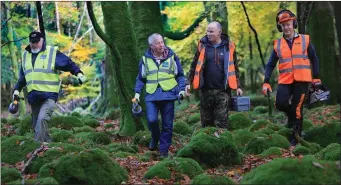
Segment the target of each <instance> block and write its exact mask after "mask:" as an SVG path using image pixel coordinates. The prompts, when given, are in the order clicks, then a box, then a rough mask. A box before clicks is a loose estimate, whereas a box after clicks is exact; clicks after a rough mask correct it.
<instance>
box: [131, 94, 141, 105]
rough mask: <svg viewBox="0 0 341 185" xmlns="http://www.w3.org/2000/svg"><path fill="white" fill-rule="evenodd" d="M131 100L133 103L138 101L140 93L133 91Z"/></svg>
mask: <svg viewBox="0 0 341 185" xmlns="http://www.w3.org/2000/svg"><path fill="white" fill-rule="evenodd" d="M131 101H132V102H133V103H135V102H140V94H139V93H135V96H134V98H133V99H132V100H131Z"/></svg>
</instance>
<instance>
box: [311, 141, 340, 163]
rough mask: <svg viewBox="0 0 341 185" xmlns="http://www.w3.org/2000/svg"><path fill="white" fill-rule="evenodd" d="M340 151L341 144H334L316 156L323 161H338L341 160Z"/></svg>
mask: <svg viewBox="0 0 341 185" xmlns="http://www.w3.org/2000/svg"><path fill="white" fill-rule="evenodd" d="M340 151H341V148H340V144H339V143H332V144H330V145H328V146H327V147H326V148H323V149H322V150H321V151H320V152H318V153H316V154H315V156H316V158H317V159H321V160H329V161H337V160H340V156H341V154H340Z"/></svg>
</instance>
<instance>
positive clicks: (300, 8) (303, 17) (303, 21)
mask: <svg viewBox="0 0 341 185" xmlns="http://www.w3.org/2000/svg"><path fill="white" fill-rule="evenodd" d="M296 6H297V17H296V18H297V23H298V33H300V34H305V32H306V25H307V22H308V19H309V16H310V12H311V9H312V7H313V2H312V1H297V4H296Z"/></svg>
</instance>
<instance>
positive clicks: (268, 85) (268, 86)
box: [262, 83, 272, 95]
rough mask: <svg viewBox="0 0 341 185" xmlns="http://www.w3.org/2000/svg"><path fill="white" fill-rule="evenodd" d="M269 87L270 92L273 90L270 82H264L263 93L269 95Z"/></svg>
mask: <svg viewBox="0 0 341 185" xmlns="http://www.w3.org/2000/svg"><path fill="white" fill-rule="evenodd" d="M268 89H269V91H270V92H272V89H271V86H270V84H268V83H264V84H263V89H262V93H263V94H264V95H267V90H268Z"/></svg>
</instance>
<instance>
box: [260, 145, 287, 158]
mask: <svg viewBox="0 0 341 185" xmlns="http://www.w3.org/2000/svg"><path fill="white" fill-rule="evenodd" d="M260 155H261V156H262V157H269V156H270V155H274V156H280V155H282V151H281V148H278V147H270V148H268V149H266V150H265V151H263V152H262V153H261V154H260Z"/></svg>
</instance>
